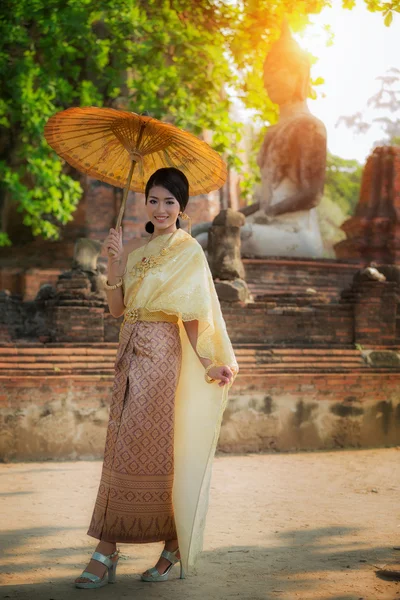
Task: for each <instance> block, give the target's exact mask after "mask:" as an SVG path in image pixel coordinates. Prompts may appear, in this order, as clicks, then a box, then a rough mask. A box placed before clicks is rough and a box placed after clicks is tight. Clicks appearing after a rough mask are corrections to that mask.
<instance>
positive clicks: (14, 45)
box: [0, 0, 400, 245]
mask: <svg viewBox="0 0 400 600" xmlns="http://www.w3.org/2000/svg"><path fill="white" fill-rule="evenodd" d="M364 1H365V2H366V4H367V5H368V7H369V8H370V10H377V11H382V12H383V14H384V18H385V19H386V20H388V15H389V14H390V15H392V13H393V11H399V10H400V7H399V2H397V1H396V2H389V3H388V2H385V1H370V0H364ZM399 1H400V0H399ZM327 4H329V2H328V0H303V1H301V2H298V1H297V0H296V1H295V0H276V1H275V2H274V3H271V2H269V0H250V1H248V0H246V1H245V0H239V1H238V2H232V1H231V0H195V1H193V0H3V1H2V3H1V9H0V84H1V98H0V181H1V183H0V220H1V223H0V245H7V244H8V245H9V244H10V243H11V241H10V239H9V237H8V234H7V219H8V215H9V214H10V211H11V208H12V207H17V210H18V211H19V212H21V213H22V216H23V222H24V224H25V225H27V226H28V227H30V228H31V230H32V233H33V235H35V236H39V235H40V236H43V237H45V238H48V239H57V238H58V236H59V233H60V227H62V225H64V224H65V223H67V222H68V221H69V220H71V218H72V217H71V215H72V213H73V211H74V209H75V208H76V205H77V203H78V201H79V198H80V195H81V189H80V185H79V182H78V181H77V180H76V178H75V179H74V177H73V172H72V170H71V169H70V168H69V167H68V166H67V165H62V163H61V162H60V160H59V159H58V158H57V157H56V155H55V154H54V152H52V150H51V149H50V148H49V147H48V145H47V144H46V142H45V140H44V138H43V127H44V124H45V122H46V120H47V119H48V117H49V116H51V115H52V114H54V113H55V112H57V111H58V110H62V109H64V108H67V107H69V106H76V105H81V106H88V105H95V106H114V107H123V108H127V109H129V110H134V111H135V112H143V111H145V110H147V111H149V112H150V114H152V115H153V116H154V117H156V118H161V119H168V120H170V121H172V122H174V123H176V124H177V125H178V126H181V127H184V128H187V129H190V130H191V131H192V132H194V133H197V134H198V133H200V132H201V131H203V130H204V129H209V130H212V131H213V132H214V137H213V145H214V147H215V149H216V150H218V151H220V152H224V153H225V155H226V157H227V159H228V162H229V163H230V164H233V165H236V166H237V165H238V164H239V159H238V154H237V152H236V146H237V143H238V141H239V139H240V124H236V123H234V122H232V121H231V120H230V119H229V105H230V102H229V97H228V95H227V93H226V91H225V90H226V88H227V86H229V87H230V88H231V89H234V90H236V91H237V93H238V94H239V95H241V97H242V99H243V100H244V102H245V104H246V105H247V106H252V107H253V108H255V109H256V111H257V113H258V114H259V117H260V118H261V119H263V120H264V122H265V123H273V122H274V120H275V119H276V107H275V106H274V105H273V104H272V103H271V102H270V101H269V100H268V98H267V96H266V92H265V90H264V88H263V86H262V81H261V78H260V72H261V63H262V60H263V58H264V56H265V54H266V52H267V50H268V47H269V45H270V44H271V43H272V42H273V41H274V39H275V38H276V37H277V35H278V34H279V30H280V25H281V22H282V19H283V17H284V16H287V17H288V18H289V22H290V24H291V26H292V27H293V29H294V30H299V29H301V28H302V27H303V26H304V25H305V24H306V23H307V18H308V15H309V14H310V13H316V12H319V11H320V10H321V9H322V8H323V7H324V6H325V5H327ZM353 4H354V2H349V1H346V0H344V1H343V5H344V7H345V8H351V7H352V5H353Z"/></svg>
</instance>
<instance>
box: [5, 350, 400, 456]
mask: <svg viewBox="0 0 400 600" xmlns="http://www.w3.org/2000/svg"><path fill="white" fill-rule="evenodd" d="M101 358H104V357H103V356H102V355H101V354H99V359H101ZM71 364H73V363H71ZM111 388H112V375H106V374H104V375H94V374H92V375H86V376H79V377H76V376H75V377H71V376H70V375H53V376H51V375H45V376H40V374H38V375H37V376H35V377H33V376H25V377H18V378H15V377H0V425H1V429H2V432H3V434H2V436H1V439H0V460H43V459H76V458H81V459H88V458H102V456H103V452H104V442H105V434H106V429H107V423H108V415H109V402H110V399H111ZM398 444H400V373H393V374H391V375H389V376H388V375H387V374H380V373H374V374H365V373H363V374H351V373H337V374H329V373H328V374H320V375H318V374H316V373H311V374H295V375H289V374H268V375H266V374H264V375H259V376H255V375H240V374H239V375H238V377H237V379H236V381H235V384H234V386H233V387H232V388H231V392H230V401H229V404H228V408H227V410H226V412H225V415H224V420H223V424H222V429H221V434H220V438H219V449H220V450H223V451H225V452H247V451H250V452H254V451H257V452H258V451H265V450H271V449H272V450H275V451H288V450H289V451H291V450H299V449H303V450H304V449H308V450H312V449H328V448H344V447H354V448H360V447H379V446H390V445H398Z"/></svg>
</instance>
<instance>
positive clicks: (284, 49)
mask: <svg viewBox="0 0 400 600" xmlns="http://www.w3.org/2000/svg"><path fill="white" fill-rule="evenodd" d="M309 82H310V60H309V58H308V55H307V53H306V52H305V51H304V50H302V49H301V48H300V46H299V45H298V43H297V42H296V41H295V40H294V39H293V37H292V35H291V33H290V29H289V25H288V24H287V22H286V21H284V23H283V25H282V30H281V35H280V37H279V39H278V40H277V41H276V42H275V43H274V44H272V47H271V50H270V51H269V53H268V55H267V57H266V59H265V61H264V86H265V89H266V90H267V92H268V96H269V97H270V98H271V100H272V102H274V103H276V104H279V105H282V104H287V103H289V102H296V101H298V100H305V99H306V98H307V95H308V90H309Z"/></svg>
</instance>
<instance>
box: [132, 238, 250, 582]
mask: <svg viewBox="0 0 400 600" xmlns="http://www.w3.org/2000/svg"><path fill="white" fill-rule="evenodd" d="M168 242H170V245H169V246H168ZM164 246H168V252H167V253H166V254H165V256H163V257H162V259H161V260H160V262H159V264H157V265H155V266H154V268H152V269H150V270H149V271H148V272H147V274H146V275H145V277H144V279H143V280H142V283H141V285H140V287H139V289H137V285H138V283H137V282H138V276H137V275H135V270H134V268H133V267H134V265H135V264H136V263H138V261H141V259H142V257H143V255H145V256H146V257H148V256H155V257H158V256H160V251H161V249H162V248H163V247H164ZM135 290H136V291H135ZM123 293H124V303H125V306H129V307H132V308H140V307H145V308H146V309H147V310H150V311H163V312H165V313H168V314H174V315H177V316H178V317H179V322H178V324H179V332H180V338H181V344H182V365H181V371H180V376H179V382H178V388H177V394H176V398H175V432H174V485H173V492H172V499H173V505H174V513H175V523H176V528H177V533H178V541H179V548H180V553H181V557H182V563H183V567H184V569H185V571H186V572H187V573H190V572H191V571H192V570H194V568H195V564H196V559H197V557H198V555H199V553H200V552H201V550H202V548H203V534H204V527H205V521H206V514H207V509H208V496H209V487H210V478H211V468H212V461H213V458H214V453H215V449H216V445H217V441H218V436H219V432H220V427H221V421H222V415H223V412H224V410H225V407H226V404H227V401H228V389H229V388H230V386H231V385H232V381H231V383H230V384H227V385H224V386H221V387H220V386H219V385H218V382H214V383H211V384H210V383H207V382H206V381H205V378H204V372H205V370H204V367H203V365H202V364H201V362H200V361H199V359H198V357H197V356H196V353H195V352H194V350H193V347H192V345H191V343H190V341H189V339H188V337H187V334H186V330H185V328H184V326H183V323H182V322H183V321H192V320H198V322H199V327H198V339H197V346H196V350H197V352H198V354H199V355H200V356H202V357H205V358H209V359H211V360H212V361H213V363H215V364H218V365H229V366H230V367H231V369H232V370H233V372H234V378H235V377H236V374H237V372H238V365H237V362H236V358H235V355H234V352H233V349H232V345H231V342H230V339H229V337H228V334H227V331H226V325H225V321H224V318H223V316H222V312H221V307H220V304H219V300H218V297H217V294H216V291H215V287H214V282H213V279H212V275H211V271H210V268H209V266H208V262H207V258H206V256H205V254H204V252H203V249H202V247H201V246H200V244H199V243H198V242H197V241H196V240H195V239H194V238H192V237H191V235H189V234H188V233H186V232H185V231H183V230H182V229H178V231H177V232H176V233H175V235H174V237H173V238H171V234H163V235H160V236H157V237H156V238H155V239H154V240H151V241H150V242H149V244H148V245H147V247H146V249H144V247H143V246H142V247H141V248H137V249H136V250H134V251H133V252H131V253H130V254H129V256H128V261H127V269H126V274H125V276H124V280H123Z"/></svg>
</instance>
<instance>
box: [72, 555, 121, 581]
mask: <svg viewBox="0 0 400 600" xmlns="http://www.w3.org/2000/svg"><path fill="white" fill-rule="evenodd" d="M119 551H120V550H119V548H117V549H116V550H115V552H113V553H112V554H107V555H106V554H102V553H101V552H93V554H92V558H93V560H97V561H99V562H101V563H103V565H106V567H107V570H106V571H105V573H104V575H103V577H101V578H100V577H99V576H98V575H95V574H94V573H89V571H83V572H82V575H79V577H85V579H90V582H89V581H76V582H75V585H76V587H77V588H84V589H91V588H101V587H103V586H104V585H107V583H116V582H117V580H116V574H117V564H118V561H119V556H118V558H117V560H115V561H113V560H111V559H112V558H114V556H115V555H116V554H118V553H119ZM77 579H78V578H77Z"/></svg>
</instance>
